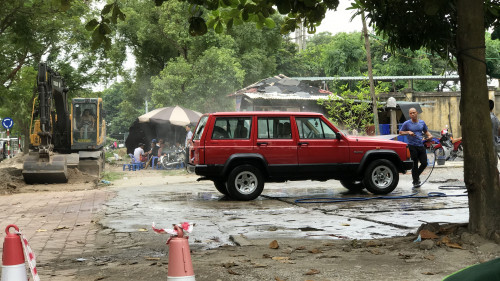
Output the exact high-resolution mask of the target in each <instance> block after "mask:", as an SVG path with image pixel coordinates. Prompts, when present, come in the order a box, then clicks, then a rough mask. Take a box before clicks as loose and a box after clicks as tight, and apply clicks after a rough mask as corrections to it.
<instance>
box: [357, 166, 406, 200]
mask: <svg viewBox="0 0 500 281" xmlns="http://www.w3.org/2000/svg"><path fill="white" fill-rule="evenodd" d="M398 182H399V173H398V171H397V170H396V167H395V166H394V164H392V162H391V161H389V160H386V159H379V160H375V161H373V162H372V163H370V164H369V165H368V168H367V169H366V171H365V175H364V178H363V184H364V186H365V187H366V189H367V190H368V191H370V192H371V193H373V194H387V193H390V192H392V191H393V190H394V189H395V188H396V186H397V185H398Z"/></svg>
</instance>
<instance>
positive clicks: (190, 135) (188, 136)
mask: <svg viewBox="0 0 500 281" xmlns="http://www.w3.org/2000/svg"><path fill="white" fill-rule="evenodd" d="M186 132H187V133H186V141H185V142H184V149H185V153H186V157H185V160H184V162H185V164H186V167H187V164H188V163H189V146H190V145H191V143H192V141H191V139H192V138H193V132H191V125H190V124H187V125H186Z"/></svg>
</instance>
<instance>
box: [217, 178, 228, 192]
mask: <svg viewBox="0 0 500 281" xmlns="http://www.w3.org/2000/svg"><path fill="white" fill-rule="evenodd" d="M214 185H215V188H217V191H219V192H220V193H222V194H224V195H228V194H229V193H228V192H227V188H226V182H225V181H223V180H214Z"/></svg>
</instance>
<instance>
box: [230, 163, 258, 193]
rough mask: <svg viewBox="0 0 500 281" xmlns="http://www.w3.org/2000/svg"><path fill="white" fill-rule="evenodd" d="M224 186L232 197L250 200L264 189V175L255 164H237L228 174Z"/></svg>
mask: <svg viewBox="0 0 500 281" xmlns="http://www.w3.org/2000/svg"><path fill="white" fill-rule="evenodd" d="M226 187H227V192H228V193H229V197H231V198H232V199H235V200H240V201H250V200H253V199H255V198H257V197H259V195H260V194H261V193H262V190H264V177H263V176H262V172H261V171H260V170H259V169H258V168H256V167H255V166H252V165H241V166H237V167H236V168H234V169H233V170H232V171H231V173H230V174H229V177H228V178H227V184H226Z"/></svg>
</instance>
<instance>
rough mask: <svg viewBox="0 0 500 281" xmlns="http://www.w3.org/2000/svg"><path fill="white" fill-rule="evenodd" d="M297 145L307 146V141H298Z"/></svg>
mask: <svg viewBox="0 0 500 281" xmlns="http://www.w3.org/2000/svg"><path fill="white" fill-rule="evenodd" d="M297 144H298V145H299V146H308V145H309V143H308V142H299V143H297Z"/></svg>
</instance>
